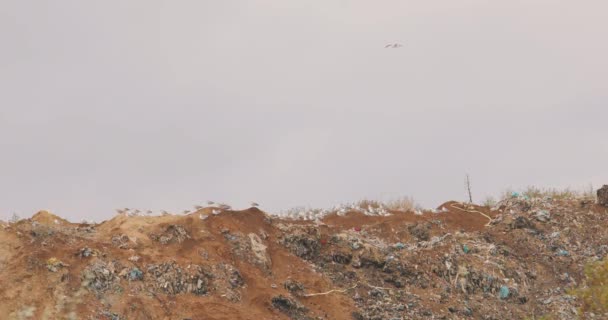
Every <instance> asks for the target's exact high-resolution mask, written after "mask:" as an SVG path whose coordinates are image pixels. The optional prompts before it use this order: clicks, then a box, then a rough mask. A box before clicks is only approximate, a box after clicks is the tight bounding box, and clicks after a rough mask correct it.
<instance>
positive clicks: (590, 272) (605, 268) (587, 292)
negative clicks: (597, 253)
mask: <svg viewBox="0 0 608 320" xmlns="http://www.w3.org/2000/svg"><path fill="white" fill-rule="evenodd" d="M571 294H573V295H575V296H576V297H578V298H579V299H580V301H581V303H582V306H581V310H580V311H581V314H582V316H583V318H585V313H586V312H593V313H595V314H596V315H598V314H600V315H608V258H604V260H603V261H598V262H594V263H590V264H588V265H587V266H586V267H585V283H584V284H583V286H581V287H580V288H578V289H576V290H573V291H572V292H571Z"/></svg>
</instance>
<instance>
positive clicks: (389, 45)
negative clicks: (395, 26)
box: [384, 43, 403, 49]
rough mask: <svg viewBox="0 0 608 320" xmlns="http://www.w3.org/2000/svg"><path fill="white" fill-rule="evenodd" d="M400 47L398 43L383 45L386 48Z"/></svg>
mask: <svg viewBox="0 0 608 320" xmlns="http://www.w3.org/2000/svg"><path fill="white" fill-rule="evenodd" d="M401 47H403V45H402V44H400V43H389V44H387V45H385V46H384V48H385V49H388V48H392V49H397V48H401Z"/></svg>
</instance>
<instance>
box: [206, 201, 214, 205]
mask: <svg viewBox="0 0 608 320" xmlns="http://www.w3.org/2000/svg"><path fill="white" fill-rule="evenodd" d="M207 204H208V205H210V206H212V205H214V204H215V202H213V201H207Z"/></svg>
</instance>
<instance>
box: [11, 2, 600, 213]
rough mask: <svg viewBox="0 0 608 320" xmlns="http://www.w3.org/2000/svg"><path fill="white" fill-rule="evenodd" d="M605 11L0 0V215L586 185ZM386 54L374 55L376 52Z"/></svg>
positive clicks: (595, 161) (329, 201)
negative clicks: (469, 186)
mask: <svg viewBox="0 0 608 320" xmlns="http://www.w3.org/2000/svg"><path fill="white" fill-rule="evenodd" d="M607 12H608V1H605V0H584V1H556V0H509V1H487V0H459V1H454V0H436V1H408V0H390V1H369V0H366V1H360V0H348V1H346V0H308V1H295V0H246V1H245V0H234V1H231V0H222V1H205V0H196V1H195V0H191V1H186V0H183V1H175V0H172V1H158V0H157V1H154V0H120V1H117V0H115V1H111V0H95V1H93V0H90V1H82V0H70V1H68V0H59V1H23V0H0V39H1V42H0V150H1V158H0V218H5V219H6V218H8V217H9V216H10V215H11V214H12V213H13V212H17V213H18V214H20V215H21V216H30V215H31V214H33V213H34V212H36V211H37V210H38V209H50V210H52V211H53V212H55V213H57V214H59V215H61V216H64V217H67V218H69V219H71V220H80V219H82V218H88V219H96V220H101V219H105V218H108V217H110V216H111V215H113V214H114V209H115V208H118V207H133V208H140V209H152V210H161V209H166V210H180V211H181V210H183V209H186V208H189V207H191V205H194V204H197V203H199V202H201V201H204V200H208V199H211V200H216V201H225V202H228V203H231V204H234V205H235V206H237V207H243V206H245V205H247V204H248V203H249V201H257V202H259V203H261V204H262V207H263V209H267V210H269V211H277V210H280V209H286V208H289V207H293V206H299V205H304V206H307V205H310V206H314V207H326V206H330V205H334V204H338V203H341V202H345V201H353V200H358V199H361V198H380V199H386V198H390V197H396V196H401V195H408V196H413V197H414V198H415V199H416V200H417V201H418V202H419V203H421V204H422V205H424V206H427V207H432V206H433V207H434V206H437V205H439V204H440V203H442V202H443V201H445V200H450V199H456V200H464V199H465V197H466V194H465V190H464V186H463V181H464V175H465V173H466V172H468V173H469V174H470V175H471V178H472V182H473V195H474V197H475V198H477V199H478V200H481V198H483V197H484V196H486V195H496V194H498V193H499V192H501V191H502V190H504V189H506V188H509V187H510V188H523V187H525V186H528V185H536V186H540V187H568V186H569V187H572V188H583V187H586V186H588V185H589V184H590V183H592V184H593V185H594V186H596V187H597V186H599V185H600V184H602V183H608V170H607V168H608V167H607V166H606V164H607V163H608V125H607V124H606V121H607V119H608V109H607V107H608V58H607V57H608V41H606V39H607V37H608V33H607V32H608V31H607V30H608V19H606V13H607ZM394 42H398V43H401V44H402V45H403V47H401V48H398V49H385V48H384V46H385V45H386V44H388V43H394Z"/></svg>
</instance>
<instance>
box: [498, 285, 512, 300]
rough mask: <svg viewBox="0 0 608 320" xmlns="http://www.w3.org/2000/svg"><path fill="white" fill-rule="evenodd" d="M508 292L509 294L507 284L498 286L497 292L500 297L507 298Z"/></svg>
mask: <svg viewBox="0 0 608 320" xmlns="http://www.w3.org/2000/svg"><path fill="white" fill-rule="evenodd" d="M510 294H511V292H510V291H509V287H507V286H502V287H500V293H499V294H498V296H499V297H500V298H501V299H506V298H508V297H509V295H510Z"/></svg>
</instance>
